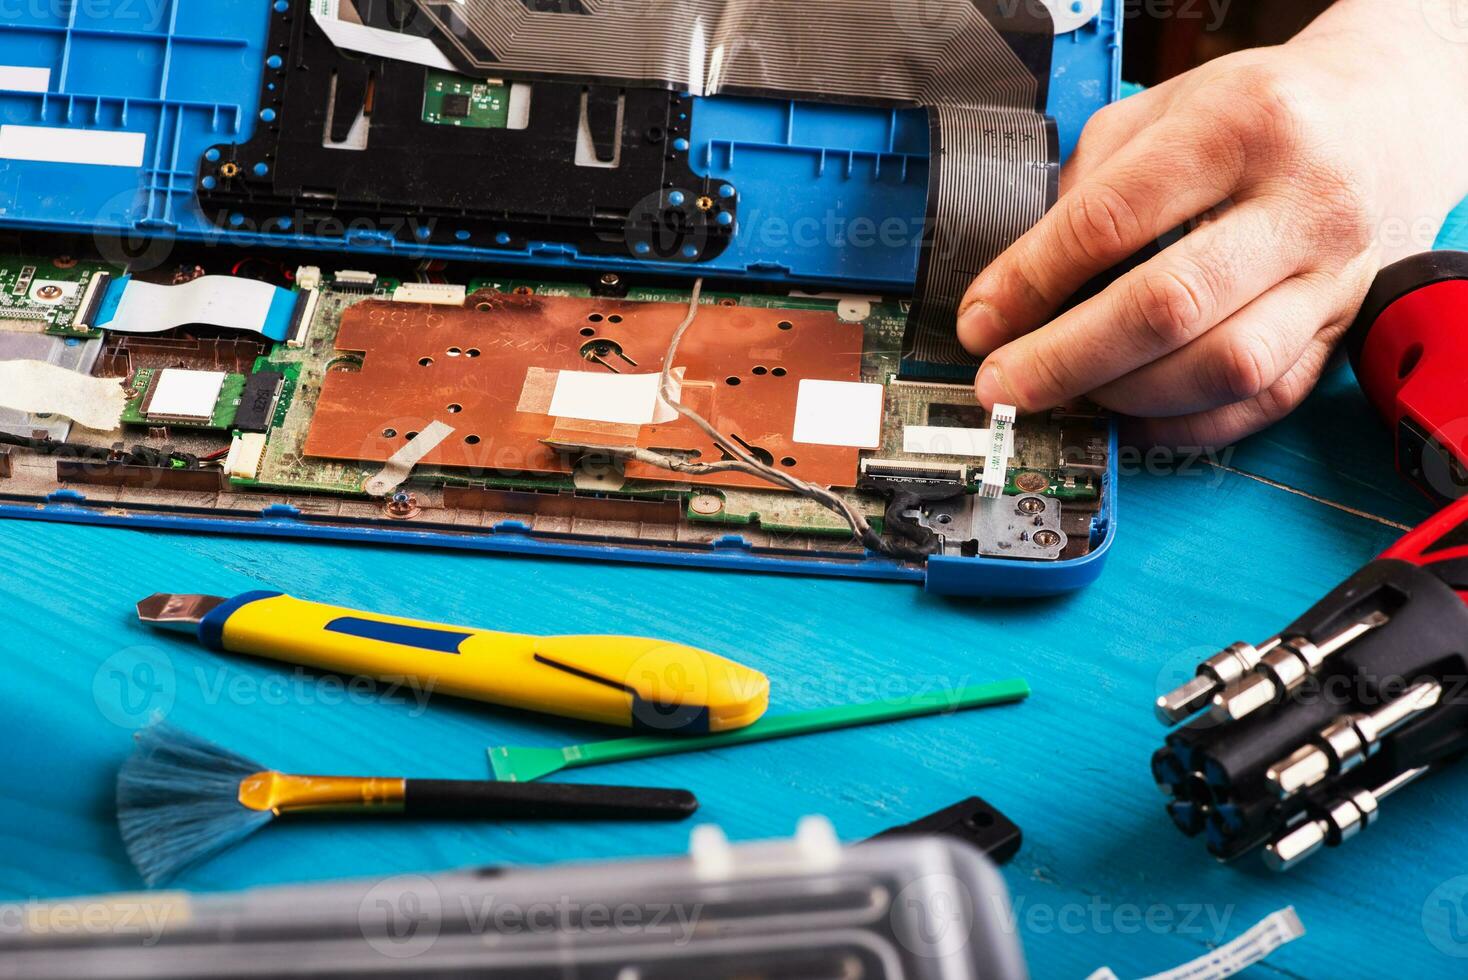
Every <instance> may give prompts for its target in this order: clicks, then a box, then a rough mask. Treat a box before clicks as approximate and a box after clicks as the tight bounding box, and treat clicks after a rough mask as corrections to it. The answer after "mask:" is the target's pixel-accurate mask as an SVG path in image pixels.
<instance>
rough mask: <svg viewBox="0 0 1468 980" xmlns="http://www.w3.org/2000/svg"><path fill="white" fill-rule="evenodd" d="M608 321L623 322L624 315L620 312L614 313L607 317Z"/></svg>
mask: <svg viewBox="0 0 1468 980" xmlns="http://www.w3.org/2000/svg"><path fill="white" fill-rule="evenodd" d="M607 322H608V323H621V322H622V317H621V316H620V315H619V314H616V313H613V314H612V315H611V316H609V317H607Z"/></svg>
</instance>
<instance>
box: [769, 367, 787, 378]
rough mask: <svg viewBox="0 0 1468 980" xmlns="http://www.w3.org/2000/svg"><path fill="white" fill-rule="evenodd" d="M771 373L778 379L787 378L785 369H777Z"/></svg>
mask: <svg viewBox="0 0 1468 980" xmlns="http://www.w3.org/2000/svg"><path fill="white" fill-rule="evenodd" d="M770 373H771V374H773V375H774V376H775V377H777V378H783V377H785V369H784V368H775V369H774V370H773V371H771V372H770Z"/></svg>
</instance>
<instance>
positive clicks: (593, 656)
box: [138, 592, 770, 735]
mask: <svg viewBox="0 0 1468 980" xmlns="http://www.w3.org/2000/svg"><path fill="white" fill-rule="evenodd" d="M138 618H139V619H140V620H142V621H143V622H144V623H148V624H149V625H152V626H158V627H164V628H171V629H183V630H187V631H189V632H192V633H194V634H195V635H196V636H197V638H198V640H199V642H200V643H202V644H204V645H205V646H207V647H209V648H211V649H214V650H222V651H228V652H231V653H245V654H251V655H253V656H257V657H269V658H271V659H273V660H282V661H285V662H286V663H291V664H301V665H303V666H306V667H316V668H319V669H321V670H330V671H336V672H339V673H345V674H353V675H362V676H367V677H375V678H379V679H389V680H394V681H405V680H411V681H412V682H413V683H414V685H415V687H418V688H419V689H423V690H428V691H430V692H431V693H435V694H438V693H441V694H449V695H454V696H457V697H463V698H472V699H474V700H476V701H487V702H489V703H491V704H500V705H507V706H509V707H513V708H523V709H525V710H528V711H540V712H545V713H547V714H554V715H561V716H564V717H567V718H580V719H582V720H584V721H595V722H601V723H603V724H607V725H618V726H621V727H623V728H635V729H640V730H642V731H646V732H658V733H662V734H672V733H687V734H694V735H702V734H707V733H709V732H725V731H732V730H734V729H737V728H743V727H745V726H746V725H749V724H750V723H752V722H754V721H756V720H758V719H759V717H760V716H761V715H763V714H764V713H765V708H766V706H767V705H768V704H769V700H770V682H769V681H768V680H767V679H766V678H765V675H764V674H761V673H760V672H759V671H756V670H751V669H750V668H748V667H745V666H743V665H742V664H738V663H735V662H734V661H732V660H728V659H726V658H724V657H720V656H718V655H716V654H712V653H708V652H707V651H704V650H698V649H695V648H693V647H690V646H684V645H683V644H680V643H672V642H669V641H667V640H653V639H645V638H642V637H633V636H529V635H526V634H522V633H498V632H492V631H490V630H481V629H473V628H470V627H460V626H444V625H442V624H439V623H431V622H425V621H423V620H417V619H404V618H402V617H398V616H382V615H379V614H377V613H369V612H358V611H356V610H353V609H343V608H341V607H339V606H330V605H326V604H324V603H318V602H305V601H302V600H300V599H293V598H291V597H290V596H287V595H281V594H280V593H279V592H246V593H245V594H243V595H239V596H235V597H234V598H228V599H227V598H223V597H220V596H207V595H174V594H171V593H166V592H165V593H159V594H157V595H152V596H149V597H148V598H146V599H144V600H143V601H142V602H139V603H138Z"/></svg>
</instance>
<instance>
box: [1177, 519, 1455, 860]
mask: <svg viewBox="0 0 1468 980" xmlns="http://www.w3.org/2000/svg"><path fill="white" fill-rule="evenodd" d="M1460 509H1462V508H1460ZM1445 516H1447V515H1445ZM1447 524H1448V522H1447V521H1432V522H1429V523H1428V524H1427V525H1424V526H1423V527H1422V528H1419V529H1418V531H1416V532H1413V533H1412V534H1410V535H1408V536H1407V537H1406V538H1404V539H1403V540H1402V541H1401V542H1400V543H1398V544H1397V545H1395V546H1394V547H1393V548H1392V549H1391V550H1389V551H1388V552H1386V554H1385V555H1383V556H1382V557H1381V558H1379V559H1378V560H1376V561H1374V562H1372V563H1371V564H1369V565H1367V566H1366V567H1365V568H1363V569H1362V570H1361V571H1360V572H1358V573H1356V575H1354V576H1352V577H1351V578H1350V579H1348V580H1347V581H1346V582H1345V583H1343V584H1342V585H1341V586H1340V587H1338V588H1337V589H1336V590H1335V591H1334V592H1332V593H1330V594H1329V595H1328V596H1326V597H1325V599H1323V600H1322V601H1321V602H1319V603H1318V604H1316V605H1315V606H1314V607H1313V608H1311V609H1310V611H1309V612H1307V613H1306V614H1305V615H1304V616H1302V617H1300V618H1299V619H1297V620H1296V621H1295V622H1293V623H1291V624H1290V625H1289V626H1288V627H1287V628H1286V629H1284V630H1283V631H1281V632H1280V633H1279V635H1277V636H1274V637H1271V638H1269V639H1268V640H1265V641H1264V642H1262V643H1260V644H1257V645H1254V644H1249V643H1235V644H1233V645H1231V646H1229V647H1227V648H1226V649H1224V650H1223V651H1221V652H1219V653H1217V654H1215V655H1214V656H1212V657H1210V658H1208V659H1207V660H1205V661H1203V662H1202V663H1201V664H1199V665H1198V668H1197V673H1196V676H1194V677H1193V678H1192V679H1191V680H1189V681H1188V682H1187V683H1185V684H1183V685H1182V686H1180V687H1179V688H1177V689H1176V690H1174V691H1172V692H1170V693H1168V694H1164V695H1162V696H1161V697H1159V698H1158V699H1157V704H1156V710H1157V715H1158V718H1159V720H1160V721H1161V722H1162V723H1163V724H1165V725H1169V726H1173V725H1179V724H1181V727H1178V728H1176V729H1175V730H1174V731H1173V732H1172V733H1171V734H1169V735H1168V736H1167V739H1166V744H1165V745H1164V746H1163V748H1161V749H1159V750H1158V751H1157V752H1156V754H1155V755H1154V756H1153V757H1152V772H1153V775H1154V776H1155V777H1156V779H1157V783H1158V786H1159V787H1160V788H1161V789H1162V791H1163V793H1164V794H1165V795H1166V796H1167V797H1168V798H1169V802H1168V804H1167V807H1168V813H1169V814H1170V815H1171V817H1172V820H1173V822H1174V823H1175V824H1176V825H1177V826H1178V829H1180V830H1181V831H1182V832H1183V833H1185V834H1187V835H1189V836H1197V835H1200V834H1201V835H1202V836H1203V837H1204V839H1205V840H1206V842H1207V846H1208V850H1209V852H1210V853H1212V854H1213V855H1214V856H1215V857H1217V858H1219V859H1221V860H1228V859H1231V858H1234V857H1237V856H1239V855H1241V854H1244V853H1246V852H1248V851H1252V850H1254V849H1255V848H1258V847H1261V846H1262V847H1263V848H1264V860H1265V862H1266V863H1267V864H1268V865H1269V866H1270V867H1272V868H1275V869H1276V870H1286V869H1288V868H1291V867H1293V866H1295V865H1296V864H1298V863H1299V862H1301V861H1303V860H1304V859H1305V858H1307V857H1309V856H1310V855H1312V854H1314V853H1316V852H1317V851H1319V850H1320V849H1321V848H1323V847H1335V846H1338V845H1339V844H1341V843H1343V842H1345V841H1347V840H1349V839H1350V838H1352V837H1353V836H1355V835H1356V834H1357V833H1359V832H1360V831H1361V830H1363V829H1365V828H1366V827H1368V826H1370V825H1371V824H1372V823H1373V822H1375V820H1376V818H1377V816H1378V813H1379V809H1380V804H1381V802H1382V801H1383V800H1384V799H1385V798H1386V797H1388V796H1390V795H1391V794H1392V793H1394V792H1396V791H1397V790H1399V789H1401V788H1402V787H1404V786H1406V785H1408V784H1409V783H1412V782H1413V781H1415V780H1417V779H1418V778H1420V777H1421V776H1423V775H1424V774H1426V773H1427V772H1429V771H1430V770H1431V769H1433V768H1434V767H1436V766H1438V765H1440V764H1443V763H1445V762H1448V761H1450V760H1452V759H1453V758H1455V757H1457V756H1459V755H1461V754H1462V753H1463V752H1464V750H1465V749H1468V694H1465V692H1464V688H1465V684H1468V644H1465V640H1464V637H1468V605H1465V600H1464V598H1463V596H1464V595H1468V562H1464V561H1462V560H1437V559H1438V558H1439V557H1441V558H1448V557H1450V556H1452V555H1455V554H1456V550H1457V545H1456V544H1455V543H1454V542H1455V541H1456V540H1457V539H1456V538H1454V534H1459V535H1461V534H1462V532H1463V529H1464V527H1465V526H1468V525H1460V524H1457V523H1456V521H1454V522H1453V527H1451V528H1449V527H1447V526H1446V525H1447ZM1445 531H1446V533H1445ZM1184 723H1185V724H1184Z"/></svg>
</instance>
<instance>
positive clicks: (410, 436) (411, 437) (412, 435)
mask: <svg viewBox="0 0 1468 980" xmlns="http://www.w3.org/2000/svg"><path fill="white" fill-rule="evenodd" d="M403 438H404V439H407V440H408V441H409V442H412V441H413V440H414V439H417V438H418V433H416V432H409V433H408V434H407V435H405V436H403Z"/></svg>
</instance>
